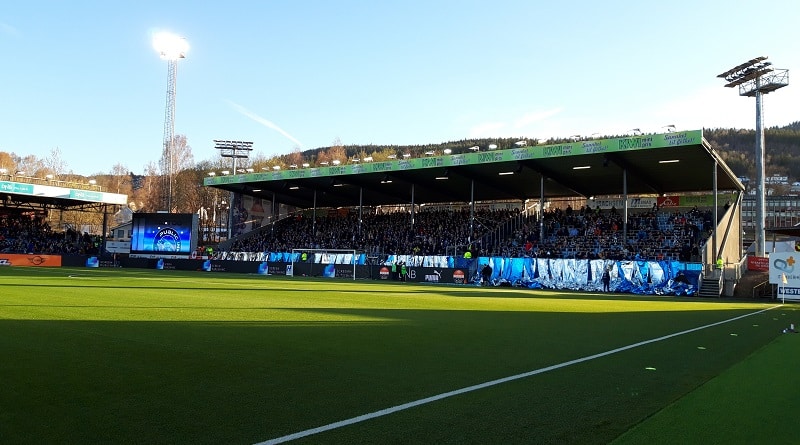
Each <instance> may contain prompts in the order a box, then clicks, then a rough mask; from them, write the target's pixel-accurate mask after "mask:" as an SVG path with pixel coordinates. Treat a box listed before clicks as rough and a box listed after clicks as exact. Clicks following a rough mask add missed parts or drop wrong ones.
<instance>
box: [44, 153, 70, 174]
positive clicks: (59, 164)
mask: <svg viewBox="0 0 800 445" xmlns="http://www.w3.org/2000/svg"><path fill="white" fill-rule="evenodd" d="M43 163H44V167H45V169H47V170H48V171H49V172H48V173H51V174H53V175H55V176H56V177H58V176H60V175H62V174H64V173H66V170H67V163H66V161H64V158H63V157H62V156H61V149H60V148H58V147H55V148H53V149H52V150H50V156H48V157H47V158H46V159H45V160H44V162H43Z"/></svg>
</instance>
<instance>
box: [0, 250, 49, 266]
mask: <svg viewBox="0 0 800 445" xmlns="http://www.w3.org/2000/svg"><path fill="white" fill-rule="evenodd" d="M0 265H3V266H26V267H28V266H30V267H61V255H26V254H16V253H3V254H0Z"/></svg>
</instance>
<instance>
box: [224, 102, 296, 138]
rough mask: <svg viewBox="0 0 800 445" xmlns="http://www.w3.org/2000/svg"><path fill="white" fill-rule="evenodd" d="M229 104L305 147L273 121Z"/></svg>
mask: <svg viewBox="0 0 800 445" xmlns="http://www.w3.org/2000/svg"><path fill="white" fill-rule="evenodd" d="M228 103H229V104H230V105H231V107H233V109H234V110H236V111H238V112H239V113H240V114H242V115H243V116H245V117H248V118H250V119H252V120H254V121H256V122H258V123H259V124H261V125H263V126H265V127H267V128H271V129H273V130H275V131H277V132H278V133H280V134H282V135H283V136H284V137H285V138H286V139H289V140H290V141H292V142H294V143H295V144H297V145H299V146H300V147H302V146H303V144H302V143H301V142H300V141H298V140H297V139H296V138H295V137H294V136H292V135H291V134H289V133H287V132H286V131H285V130H284V129H282V128H281V127H279V126H277V125H275V123H273V122H272V121H269V120H267V119H264V118H263V117H261V116H259V115H257V114H255V113H253V112H251V111H250V110H248V109H247V108H245V107H243V106H241V105H239V104H237V103H234V102H231V101H228Z"/></svg>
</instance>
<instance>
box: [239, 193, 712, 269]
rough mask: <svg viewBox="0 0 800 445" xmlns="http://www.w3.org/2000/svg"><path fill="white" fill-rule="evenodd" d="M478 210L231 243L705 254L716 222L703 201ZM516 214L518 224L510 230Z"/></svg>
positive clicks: (273, 248)
mask: <svg viewBox="0 0 800 445" xmlns="http://www.w3.org/2000/svg"><path fill="white" fill-rule="evenodd" d="M472 216H473V215H472V214H471V213H470V212H469V211H468V210H459V211H443V210H423V211H420V212H417V213H416V214H415V215H414V223H413V225H412V224H411V215H410V214H409V213H404V212H395V213H389V214H370V215H364V216H363V219H362V221H361V223H360V224H359V221H358V215H357V214H354V213H350V214H347V215H343V216H338V215H337V216H323V217H317V218H311V217H308V216H303V215H296V216H292V217H289V218H286V219H284V220H282V221H279V222H277V223H276V224H275V225H274V226H271V227H266V228H264V230H260V231H256V232H253V233H251V234H249V236H245V237H242V238H241V239H239V240H237V241H236V242H235V243H234V244H233V246H232V248H231V249H230V250H231V251H236V252H288V251H291V250H292V249H353V250H357V251H359V252H365V253H367V254H368V255H388V254H412V255H454V254H457V253H458V254H460V253H462V252H464V251H466V250H469V251H470V253H471V255H472V256H475V255H481V256H504V257H522V256H528V257H540V258H580V259H582V258H586V259H600V258H603V259H647V260H662V259H671V260H679V261H699V260H700V251H701V248H702V246H703V244H704V243H705V241H706V240H707V239H708V236H709V234H710V230H711V228H712V227H713V213H712V212H711V211H709V210H700V209H698V208H697V207H695V208H692V209H691V210H688V211H680V210H670V209H659V208H658V207H655V206H654V207H653V208H652V209H649V210H646V211H637V212H629V214H628V220H627V227H626V225H625V224H624V221H623V216H622V212H620V211H618V210H617V209H616V208H611V209H605V210H602V209H599V208H591V207H590V206H588V205H587V206H584V207H581V208H580V209H578V210H573V209H572V207H570V206H567V207H566V208H565V209H560V208H557V209H554V210H548V211H545V212H544V215H543V220H542V221H543V222H542V223H540V221H539V219H538V216H526V215H523V214H521V213H520V212H519V211H518V210H482V211H476V212H475V214H474V217H475V218H474V219H473V218H472ZM512 220H514V221H515V224H514V225H513V226H514V227H515V229H514V230H513V231H511V232H510V233H507V232H508V231H507V230H505V229H507V226H509V225H510V224H509V223H510V222H511V221H512ZM476 221H480V223H476ZM541 226H543V228H544V231H543V232H544V237H543V238H541V239H540V235H541V230H540V227H541ZM624 228H627V232H626V236H624V234H623V229H624ZM470 233H471V234H472V236H471V237H470ZM498 233H503V234H504V235H503V236H497V234H498Z"/></svg>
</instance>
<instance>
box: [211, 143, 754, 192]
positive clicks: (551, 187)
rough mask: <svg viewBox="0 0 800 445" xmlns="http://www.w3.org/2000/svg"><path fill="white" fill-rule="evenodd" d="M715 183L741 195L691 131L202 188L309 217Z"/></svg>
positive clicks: (700, 187)
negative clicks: (333, 210)
mask: <svg viewBox="0 0 800 445" xmlns="http://www.w3.org/2000/svg"><path fill="white" fill-rule="evenodd" d="M623 172H625V174H623ZM715 177H716V183H717V190H718V191H720V192H721V191H743V190H744V187H743V185H742V184H741V182H739V180H738V179H737V177H736V175H734V174H733V172H732V171H731V170H730V168H729V167H728V166H727V165H726V164H725V163H724V162H723V161H722V159H721V158H720V157H719V154H718V153H717V152H716V151H715V150H714V149H713V148H712V147H711V146H710V144H709V143H708V141H706V140H705V139H704V138H703V132H702V130H693V131H682V132H671V133H663V134H646V135H637V136H627V137H622V138H611V139H598V140H581V141H575V142H569V143H561V144H553V145H536V146H526V147H519V148H512V149H505V150H490V151H480V152H469V153H458V154H449V155H443V156H429V157H424V158H413V159H397V160H391V161H385V162H369V163H358V164H349V165H340V166H327V167H312V168H301V169H291V170H281V171H271V172H259V173H248V174H239V175H230V176H216V177H209V178H206V179H205V180H204V185H206V186H211V187H217V188H220V189H223V190H227V191H233V192H236V193H242V194H245V195H252V196H255V197H259V198H263V199H266V200H272V199H273V196H274V198H275V200H276V202H278V203H282V204H287V205H292V206H296V207H299V208H311V207H314V206H316V207H344V206H357V205H359V203H361V204H363V205H365V206H375V205H391V204H408V203H411V202H412V191H413V202H414V203H415V204H423V203H449V202H470V201H471V200H472V198H473V197H474V200H475V201H499V200H520V201H522V200H526V199H534V200H536V199H539V198H540V196H541V195H542V194H543V195H544V197H545V199H557V198H569V197H586V198H588V197H590V196H611V195H622V194H623V193H624V191H625V190H627V194H628V195H654V194H658V195H661V194H676V193H691V192H710V191H713V190H714V180H715ZM444 178H446V179H444ZM542 178H544V181H542ZM542 184H543V185H544V190H542Z"/></svg>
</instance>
